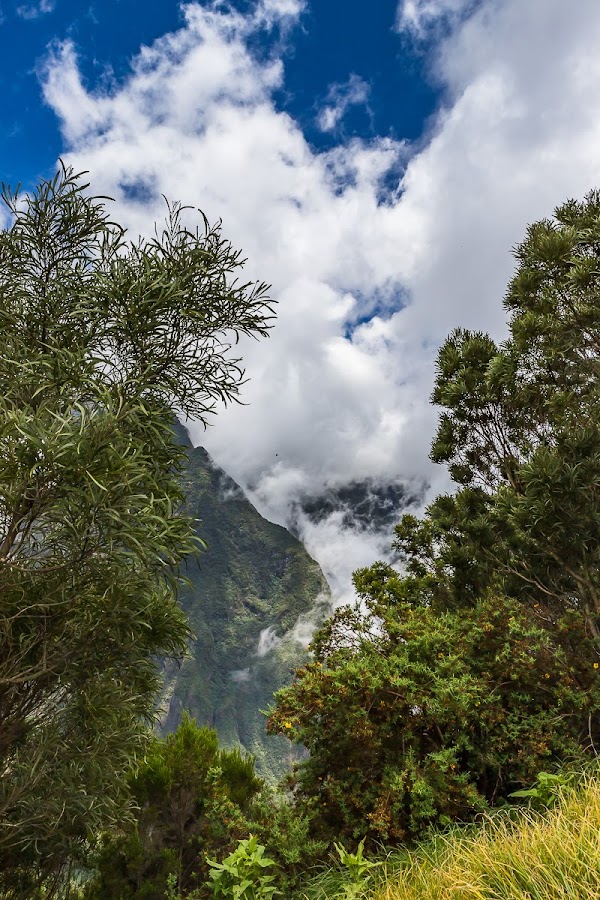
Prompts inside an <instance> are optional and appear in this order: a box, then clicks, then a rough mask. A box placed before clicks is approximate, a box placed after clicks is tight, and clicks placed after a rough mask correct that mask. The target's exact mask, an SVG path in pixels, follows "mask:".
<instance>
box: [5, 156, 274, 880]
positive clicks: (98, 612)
mask: <svg viewBox="0 0 600 900" xmlns="http://www.w3.org/2000/svg"><path fill="white" fill-rule="evenodd" d="M87 187H88V185H86V184H85V183H83V180H82V178H81V176H78V175H76V174H74V173H73V172H72V171H71V170H69V169H65V168H61V169H60V170H59V172H58V173H57V175H56V176H55V177H54V178H53V179H52V180H50V181H45V182H42V183H40V185H39V187H38V188H37V190H36V191H35V192H34V193H32V194H31V195H28V196H24V197H23V196H19V194H18V193H17V192H11V191H10V190H9V189H7V188H4V189H3V199H4V202H5V203H6V204H7V205H8V207H9V209H10V211H11V213H12V224H11V226H10V228H9V229H7V230H6V231H3V232H2V233H0V327H1V329H2V342H1V344H2V345H1V350H0V406H1V414H0V775H1V779H0V871H1V872H2V876H1V878H3V879H4V881H5V883H7V884H9V883H10V884H11V885H12V888H13V890H14V891H15V892H16V893H18V891H19V890H21V892H22V894H23V895H24V896H28V897H30V896H33V895H34V889H35V885H34V884H33V881H32V879H34V878H35V877H38V876H39V878H47V877H48V876H49V875H50V874H52V875H53V877H54V876H56V877H57V878H58V877H60V874H61V871H62V870H63V869H64V866H65V865H66V863H67V861H68V860H69V859H73V858H74V854H75V855H76V850H77V847H80V846H84V845H85V841H86V839H87V838H88V836H89V835H90V834H91V833H94V832H95V831H96V830H97V829H98V828H101V827H104V826H106V825H107V824H110V823H111V822H114V821H116V820H118V819H119V818H121V817H122V816H123V815H124V813H125V812H126V810H127V806H128V801H127V773H128V771H129V769H130V766H131V763H132V760H134V759H135V757H136V755H137V754H140V753H141V752H142V751H143V749H144V746H145V743H146V739H147V738H146V731H147V723H148V721H149V719H150V718H151V717H152V715H153V710H154V702H155V696H156V691H157V685H158V674H157V669H156V666H155V663H154V659H155V658H156V657H157V656H168V655H181V654H182V653H183V652H184V648H185V644H186V640H187V626H186V623H185V620H184V617H183V615H182V613H181V612H180V610H179V608H178V605H177V602H176V591H177V586H178V583H179V582H180V577H181V576H180V573H179V565H180V562H181V560H182V559H183V558H184V557H185V556H186V555H187V554H189V553H193V552H194V551H195V550H197V549H198V548H199V545H198V542H197V541H196V540H195V539H194V537H193V530H192V527H191V521H190V520H189V519H188V518H187V517H186V516H185V515H182V514H180V513H179V512H178V509H179V507H180V504H181V501H182V495H181V490H180V486H179V483H178V472H179V468H180V465H181V460H182V452H183V451H182V449H181V447H179V446H178V444H177V443H176V442H175V441H174V440H173V434H172V429H171V426H172V422H173V420H174V416H175V413H178V414H179V415H184V416H190V417H194V418H196V419H199V420H201V421H203V422H205V423H206V421H207V417H208V415H209V414H210V413H211V412H213V410H214V408H215V404H216V403H217V401H229V400H235V399H236V397H237V394H238V390H239V386H240V384H241V383H242V380H243V371H242V369H241V367H240V361H239V359H237V358H235V356H232V355H231V354H230V353H229V350H230V346H231V344H232V343H233V342H237V340H238V339H239V337H240V336H241V335H253V336H259V335H265V334H266V333H267V330H268V327H269V319H270V318H271V309H270V307H269V305H268V304H267V302H266V299H265V290H266V289H265V286H264V285H262V284H239V283H237V281H236V280H235V275H236V273H237V270H238V269H239V267H240V266H241V265H242V263H243V260H242V259H241V258H240V254H239V253H238V252H236V251H234V250H232V248H231V246H230V245H229V243H227V242H226V241H225V240H224V239H223V238H222V237H221V233H220V229H219V227H214V228H211V227H209V226H208V223H207V222H206V221H205V220H204V221H203V223H202V227H201V228H200V229H198V230H196V231H190V230H189V229H187V228H186V227H184V225H183V223H182V213H183V208H182V207H181V206H178V205H175V206H171V207H169V211H168V218H167V221H166V224H165V227H164V229H163V230H162V232H157V234H156V237H155V238H153V239H151V240H142V239H140V240H139V241H137V242H131V241H129V240H128V239H127V236H126V234H125V233H124V231H123V230H122V229H121V228H120V227H119V226H117V225H115V224H114V223H112V222H111V221H110V220H109V218H108V215H107V212H106V210H105V205H104V200H103V198H94V197H90V196H89V195H88V193H87ZM19 873H21V874H20V875H19ZM21 876H22V877H23V878H24V879H25V880H24V881H23V884H22V886H21V888H19V887H18V883H19V882H18V878H19V877H21Z"/></svg>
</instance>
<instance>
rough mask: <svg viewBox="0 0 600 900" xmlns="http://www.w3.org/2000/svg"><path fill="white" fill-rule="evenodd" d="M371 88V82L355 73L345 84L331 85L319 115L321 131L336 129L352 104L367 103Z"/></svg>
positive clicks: (318, 120) (318, 121)
mask: <svg viewBox="0 0 600 900" xmlns="http://www.w3.org/2000/svg"><path fill="white" fill-rule="evenodd" d="M370 90H371V88H370V86H369V84H368V83H367V82H366V81H365V80H364V79H363V78H361V77H360V76H359V75H355V74H352V75H351V76H350V78H349V79H348V81H345V82H344V83H343V84H332V85H330V87H329V90H328V91H327V99H326V101H325V103H324V105H323V107H322V108H321V110H320V112H319V115H318V116H317V125H318V127H319V128H320V129H321V131H334V130H335V129H336V128H337V126H338V125H339V123H340V122H341V120H342V119H343V118H344V116H345V115H346V113H347V111H348V109H349V108H350V107H351V106H360V105H363V104H366V103H367V100H368V99H369V93H370Z"/></svg>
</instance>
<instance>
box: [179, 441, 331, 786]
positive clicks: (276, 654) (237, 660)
mask: <svg viewBox="0 0 600 900" xmlns="http://www.w3.org/2000/svg"><path fill="white" fill-rule="evenodd" d="M181 486H182V489H183V490H184V492H185V510H186V512H187V513H188V514H189V515H190V516H193V517H197V518H198V519H199V520H201V525H199V533H200V534H201V535H202V537H203V538H204V539H205V540H206V541H207V543H208V549H207V552H206V553H205V554H204V555H203V557H202V562H201V565H200V566H199V567H198V568H196V569H195V570H193V571H189V572H188V573H187V574H188V576H189V579H190V583H189V585H188V586H187V587H185V588H184V589H183V590H182V591H181V594H180V598H181V604H182V607H183V609H184V611H185V612H186V613H187V615H188V618H189V622H190V626H191V628H192V630H193V632H194V640H193V641H192V642H191V643H190V656H189V657H188V658H187V659H185V660H184V661H183V663H182V665H181V666H179V665H175V664H172V665H170V666H168V667H167V670H166V673H165V674H166V678H165V690H164V693H165V696H166V697H168V698H169V706H168V713H167V715H166V716H165V719H164V723H163V728H164V731H172V730H174V729H175V728H176V727H177V725H178V724H179V720H180V716H181V712H182V710H188V711H189V712H190V713H191V714H192V715H193V716H194V718H195V719H196V720H197V721H198V722H200V723H203V724H210V725H211V726H212V727H214V728H215V729H216V731H217V733H218V735H219V740H220V741H221V742H222V743H223V744H224V745H225V746H232V745H234V744H236V743H238V742H239V743H240V744H242V746H244V747H245V748H246V749H247V750H248V751H249V752H251V753H252V755H253V756H255V758H256V765H257V770H258V771H259V772H260V774H261V775H262V776H263V777H265V778H267V779H270V780H272V781H276V780H277V778H278V777H281V776H282V775H283V774H284V772H287V771H288V770H289V767H290V757H292V758H293V757H296V758H298V757H299V756H300V753H299V752H298V750H297V748H295V747H292V746H291V745H290V743H289V741H287V740H286V739H285V738H284V737H267V735H266V734H265V720H264V716H263V715H262V714H261V710H262V709H264V708H265V707H266V706H268V705H269V703H270V702H271V699H272V696H273V693H274V692H275V691H276V690H278V689H279V688H280V687H282V686H283V685H284V684H287V683H288V682H289V679H290V670H292V669H294V668H296V667H297V666H299V665H302V663H303V662H304V661H305V660H306V659H307V658H308V656H307V653H306V650H305V649H304V647H302V646H301V645H300V644H299V643H298V641H297V640H295V639H294V638H293V637H292V636H291V635H290V634H289V632H291V631H292V629H293V628H294V626H295V625H296V623H297V622H298V620H299V619H300V620H301V621H302V619H303V618H304V617H306V616H308V615H310V616H311V619H312V618H313V617H314V618H315V619H316V618H317V616H318V610H316V609H315V601H316V599H317V598H320V600H321V605H322V607H323V608H325V607H326V608H327V614H328V613H329V605H328V599H329V591H328V588H327V584H326V582H325V579H324V577H323V574H322V572H321V570H320V568H319V566H318V564H317V563H316V562H314V560H312V559H311V558H310V556H309V555H308V553H307V552H306V550H305V548H304V547H303V546H302V544H301V543H300V541H299V540H297V539H296V538H295V537H293V536H292V535H291V534H290V533H289V531H287V530H286V529H285V528H282V527H281V526H280V525H275V524H274V523H272V522H268V521H267V520H266V519H264V518H263V517H262V516H261V515H260V513H259V512H258V511H257V510H256V509H255V508H254V507H253V506H252V504H251V503H250V502H249V501H248V499H247V498H246V496H245V495H244V493H243V491H242V490H241V488H240V487H239V486H238V485H237V484H236V483H235V482H234V481H233V480H232V479H231V478H229V476H228V475H226V473H225V472H224V471H223V470H222V469H220V468H219V466H218V465H216V464H215V463H214V462H213V460H212V459H211V458H210V456H209V455H208V454H207V453H206V451H205V450H203V449H202V448H201V447H196V448H195V449H193V448H191V447H190V448H189V449H188V452H187V459H186V463H185V466H184V469H183V471H182V474H181ZM301 617H302V618H301ZM324 618H325V614H324V613H323V614H322V615H321V620H322V619H324ZM267 629H268V631H267ZM265 633H266V634H268V635H271V636H272V647H271V649H270V651H269V652H268V653H264V654H262V655H259V654H258V653H257V648H258V646H259V641H260V639H261V634H262V635H263V637H264V634H265ZM286 633H287V634H286Z"/></svg>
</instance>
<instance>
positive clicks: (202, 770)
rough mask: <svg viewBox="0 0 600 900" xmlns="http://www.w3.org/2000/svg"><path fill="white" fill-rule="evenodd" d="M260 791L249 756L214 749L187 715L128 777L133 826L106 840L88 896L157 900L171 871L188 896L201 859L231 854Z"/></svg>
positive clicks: (207, 732)
mask: <svg viewBox="0 0 600 900" xmlns="http://www.w3.org/2000/svg"><path fill="white" fill-rule="evenodd" d="M261 786H262V782H261V781H260V779H258V778H257V777H256V774H255V772H254V762H253V760H252V759H251V758H250V757H246V756H243V755H242V754H241V753H240V751H239V750H237V749H235V750H223V749H219V745H218V741H217V735H216V733H215V732H214V731H213V730H212V729H210V728H200V727H199V726H198V725H197V724H196V723H195V722H194V721H193V720H192V719H190V718H189V717H187V716H185V717H184V718H183V720H182V722H181V724H180V726H179V728H178V729H177V731H176V732H175V733H174V734H170V735H168V737H167V738H166V739H165V740H159V739H154V740H153V741H152V743H151V745H150V747H149V748H148V752H147V755H146V759H145V760H144V762H143V763H142V764H141V765H139V767H138V768H137V769H136V771H135V773H134V774H133V775H132V777H131V792H132V796H133V799H134V801H135V803H136V805H137V807H138V809H137V812H136V821H135V824H134V825H132V826H130V828H129V829H127V830H125V831H123V832H122V833H121V834H120V835H118V836H117V837H111V836H110V835H107V837H106V838H105V841H104V846H103V847H102V849H101V852H100V854H99V858H98V875H97V877H96V878H95V880H94V881H93V882H92V884H91V885H90V886H89V888H88V894H87V896H88V897H89V898H98V900H101V898H103V897H109V896H110V897H120V898H121V900H126V898H128V897H144V898H148V900H150V898H156V900H159V898H160V900H162V897H163V896H164V892H165V890H166V888H167V885H168V877H169V875H172V874H174V875H175V876H176V883H177V887H178V889H179V890H180V891H182V892H185V893H186V894H187V893H188V892H189V891H192V890H194V889H195V888H197V887H199V886H201V885H202V884H203V882H204V881H205V880H206V878H207V876H208V867H207V866H206V864H205V863H204V858H205V855H206V854H207V853H219V854H220V853H222V852H224V851H225V852H226V851H228V850H229V849H231V848H232V847H233V846H234V845H235V843H236V841H237V840H238V839H239V838H240V837H242V836H243V835H245V834H246V833H247V831H248V824H247V816H248V813H249V810H250V808H251V801H252V800H253V798H254V797H255V795H256V794H257V792H258V791H259V790H260V788H261Z"/></svg>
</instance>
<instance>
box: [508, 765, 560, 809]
mask: <svg viewBox="0 0 600 900" xmlns="http://www.w3.org/2000/svg"><path fill="white" fill-rule="evenodd" d="M572 781H573V776H572V774H571V775H563V774H561V773H560V772H558V773H554V772H538V774H537V778H536V779H535V784H534V785H533V787H530V788H525V789H523V790H520V791H513V792H512V794H509V797H517V798H518V799H527V800H529V803H530V805H531V807H532V808H533V809H551V808H552V807H553V806H555V804H556V803H557V802H558V800H559V799H560V797H561V796H562V794H563V793H564V789H565V788H566V787H568V786H569V785H570V784H571V783H572Z"/></svg>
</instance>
